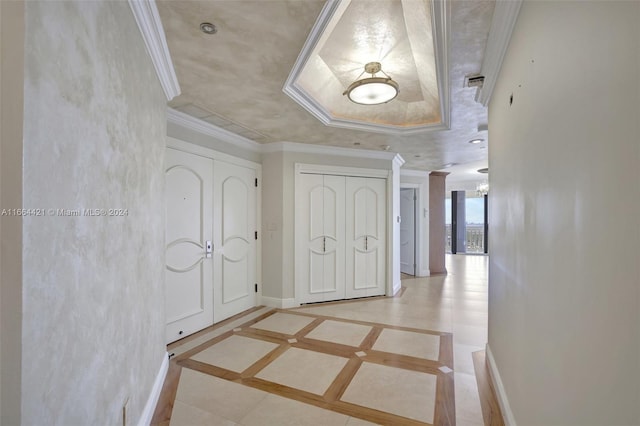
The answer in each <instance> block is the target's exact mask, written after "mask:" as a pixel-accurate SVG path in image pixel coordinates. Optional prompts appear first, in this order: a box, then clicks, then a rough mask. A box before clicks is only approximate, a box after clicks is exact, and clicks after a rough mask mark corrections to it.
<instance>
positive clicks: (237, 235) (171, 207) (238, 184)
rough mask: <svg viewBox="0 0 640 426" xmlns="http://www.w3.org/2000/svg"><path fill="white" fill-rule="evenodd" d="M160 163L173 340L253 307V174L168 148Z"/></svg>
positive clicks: (169, 330) (169, 327) (170, 339)
mask: <svg viewBox="0 0 640 426" xmlns="http://www.w3.org/2000/svg"><path fill="white" fill-rule="evenodd" d="M165 166H166V167H165V178H166V214H167V216H166V220H167V222H166V240H165V241H166V274H165V282H166V303H165V305H166V314H167V342H173V341H175V340H178V339H180V338H182V337H185V336H188V335H189V334H192V333H195V332H196V331H199V330H202V329H203V328H206V327H208V326H210V325H212V324H214V323H215V322H219V321H222V320H223V319H226V318H228V317H230V316H232V315H235V314H237V313H239V312H242V311H244V310H246V309H249V308H251V307H253V306H255V305H256V293H255V290H254V283H255V277H256V241H255V235H254V233H255V230H256V229H257V228H256V188H255V183H254V182H255V177H256V171H255V170H254V169H250V168H247V167H242V166H238V165H234V164H230V163H226V162H222V161H217V160H213V159H211V158H206V157H202V156H199V155H195V154H191V153H187V152H183V151H180V150H177V149H173V148H167V152H166V157H165Z"/></svg>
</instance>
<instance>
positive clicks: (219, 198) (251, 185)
mask: <svg viewBox="0 0 640 426" xmlns="http://www.w3.org/2000/svg"><path fill="white" fill-rule="evenodd" d="M255 179H256V171H255V170H254V169H250V168H247V167H242V166H237V165H234V164H230V163H225V162H222V161H215V162H214V196H213V197H214V203H213V205H214V208H213V214H214V217H216V221H215V229H214V249H215V250H214V266H215V267H214V274H215V277H214V278H215V283H216V284H215V286H214V295H213V300H214V310H213V312H214V321H215V322H218V321H222V320H224V319H227V318H229V317H231V316H233V315H235V314H238V313H240V312H242V311H244V310H247V309H249V308H252V307H254V306H256V290H255V283H256V232H257V231H256V230H257V227H256V187H255Z"/></svg>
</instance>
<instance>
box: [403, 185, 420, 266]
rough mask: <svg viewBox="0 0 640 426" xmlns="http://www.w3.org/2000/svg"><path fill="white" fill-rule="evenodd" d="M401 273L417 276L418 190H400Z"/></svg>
mask: <svg viewBox="0 0 640 426" xmlns="http://www.w3.org/2000/svg"><path fill="white" fill-rule="evenodd" d="M400 217H401V218H402V221H401V222H400V272H404V273H405V274H409V275H415V274H416V190H415V189H414V188H403V189H401V190H400Z"/></svg>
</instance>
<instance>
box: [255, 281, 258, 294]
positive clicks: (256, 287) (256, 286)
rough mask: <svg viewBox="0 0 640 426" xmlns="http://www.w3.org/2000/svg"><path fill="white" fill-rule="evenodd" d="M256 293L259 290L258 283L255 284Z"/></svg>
mask: <svg viewBox="0 0 640 426" xmlns="http://www.w3.org/2000/svg"><path fill="white" fill-rule="evenodd" d="M255 289H256V293H257V292H258V283H256V285H255Z"/></svg>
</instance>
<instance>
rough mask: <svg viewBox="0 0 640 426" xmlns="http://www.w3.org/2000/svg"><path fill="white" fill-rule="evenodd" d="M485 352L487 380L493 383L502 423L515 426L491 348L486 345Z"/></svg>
mask: <svg viewBox="0 0 640 426" xmlns="http://www.w3.org/2000/svg"><path fill="white" fill-rule="evenodd" d="M485 352H486V354H487V363H488V365H489V379H490V380H491V382H492V383H493V388H494V389H495V390H496V397H497V398H498V404H499V405H500V410H502V417H503V420H504V423H505V425H507V426H516V419H515V417H514V416H513V411H511V406H510V405H509V399H508V398H507V393H506V392H505V390H504V385H503V384H502V379H501V378H500V373H499V372H498V366H497V365H496V361H495V359H494V358H493V354H492V353H491V348H489V344H488V343H487V346H486V350H485Z"/></svg>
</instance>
